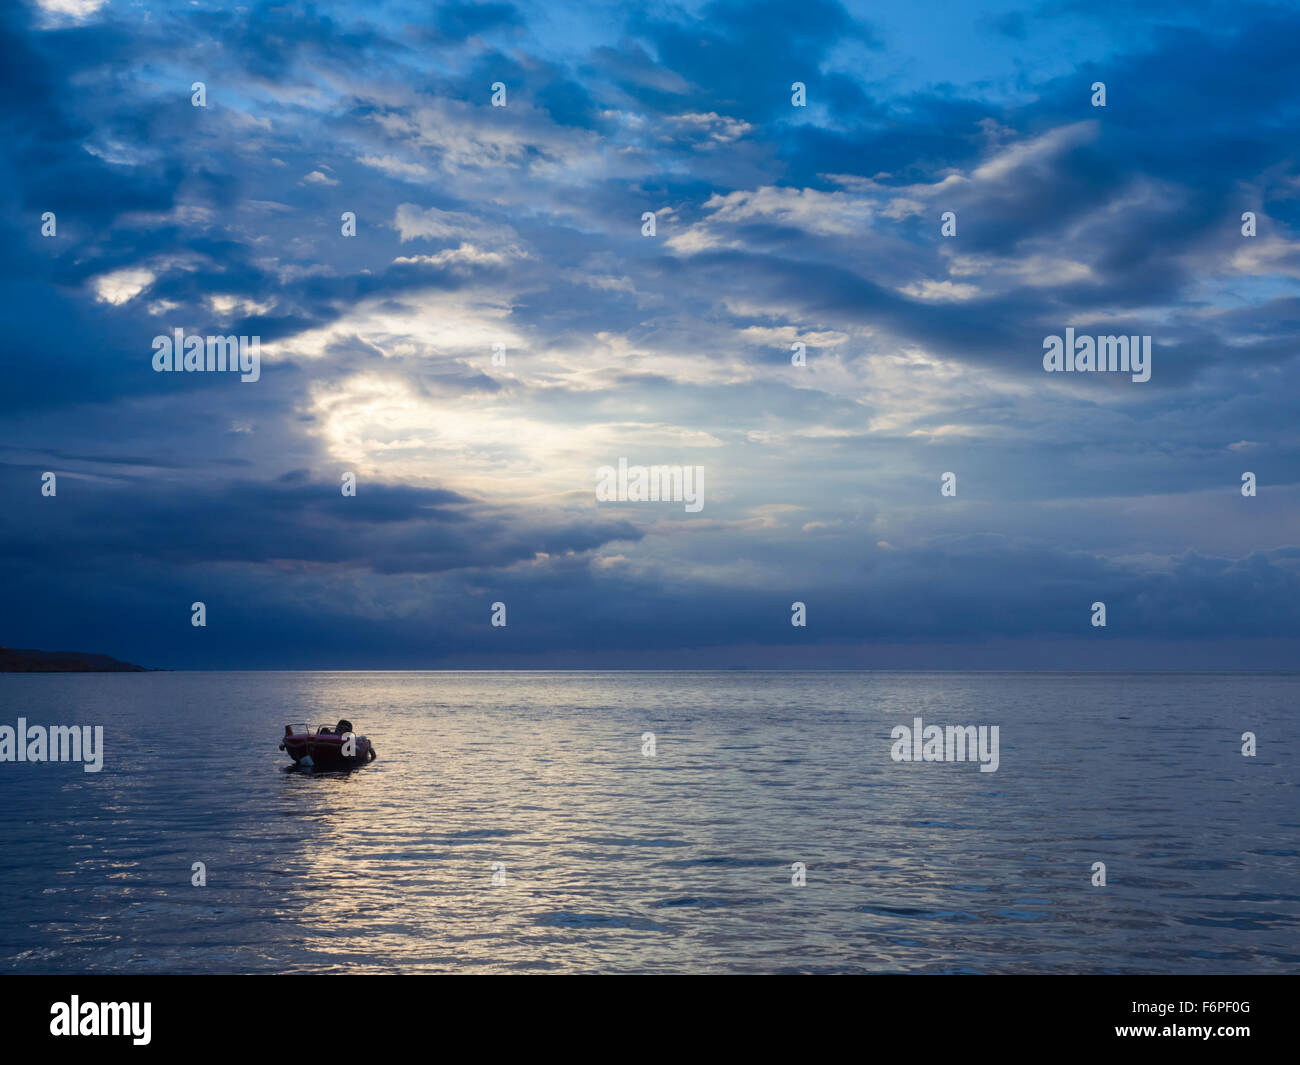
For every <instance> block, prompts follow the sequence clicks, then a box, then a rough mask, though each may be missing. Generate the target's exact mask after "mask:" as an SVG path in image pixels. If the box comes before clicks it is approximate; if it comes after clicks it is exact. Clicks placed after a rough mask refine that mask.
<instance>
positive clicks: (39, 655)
mask: <svg viewBox="0 0 1300 1065" xmlns="http://www.w3.org/2000/svg"><path fill="white" fill-rule="evenodd" d="M152 672H154V670H151V669H146V668H145V667H144V666H137V665H133V664H132V663H130V662H119V661H118V660H117V659H116V658H110V657H109V656H108V655H92V654H86V653H85V652H84V651H17V650H14V649H12V648H9V647H0V673H152Z"/></svg>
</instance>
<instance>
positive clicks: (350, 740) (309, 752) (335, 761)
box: [280, 718, 378, 769]
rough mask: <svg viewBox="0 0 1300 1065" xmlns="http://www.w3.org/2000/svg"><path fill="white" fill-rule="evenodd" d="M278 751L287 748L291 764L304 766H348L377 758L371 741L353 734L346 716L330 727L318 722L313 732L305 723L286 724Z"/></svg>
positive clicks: (338, 767)
mask: <svg viewBox="0 0 1300 1065" xmlns="http://www.w3.org/2000/svg"><path fill="white" fill-rule="evenodd" d="M280 750H282V751H287V752H288V753H289V757H290V758H292V759H293V761H294V764H295V765H299V766H302V767H303V768H304V769H310V768H316V769H349V768H352V767H354V766H359V765H366V764H367V763H368V762H373V761H374V760H375V758H377V757H378V755H376V754H375V747H374V744H372V743H371V742H370V741H369V740H368V739H366V737H365V736H357V735H354V734H353V732H352V722H351V721H349V720H347V718H344V719H343V720H342V721H340V722H339V723H338V724H337V725H334V726H333V727H331V726H329V725H321V726H320V728H318V729H317V730H316V731H315V732H313V731H312V729H311V726H310V725H307V724H302V723H298V724H292V725H285V726H284V739H283V740H282V741H281V743H280Z"/></svg>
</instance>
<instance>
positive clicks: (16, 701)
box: [0, 673, 1300, 972]
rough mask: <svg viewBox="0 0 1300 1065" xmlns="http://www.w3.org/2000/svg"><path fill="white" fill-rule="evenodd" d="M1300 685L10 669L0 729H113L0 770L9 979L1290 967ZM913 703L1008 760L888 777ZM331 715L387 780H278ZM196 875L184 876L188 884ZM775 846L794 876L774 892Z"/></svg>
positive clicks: (1284, 680) (2, 936) (1287, 680)
mask: <svg viewBox="0 0 1300 1065" xmlns="http://www.w3.org/2000/svg"><path fill="white" fill-rule="evenodd" d="M1298 688H1300V678H1298V677H1296V676H1294V675H1288V676H1280V675H1274V676H1244V675H1222V674H1220V675H1209V674H1205V675H1182V676H1172V675H1152V674H1146V675H1142V674H1128V675H1109V676H1101V675H1087V674H1073V675H1071V674H915V673H912V674H901V673H900V674H882V673H830V674H826V673H823V674H790V673H763V674H759V673H695V674H691V673H685V674H681V673H679V674H646V673H640V674H631V673H580V674H574V673H565V674H537V673H534V674H527V673H495V674H485V673H451V674H448V673H336V674H328V673H273V674H268V673H228V674H216V673H207V674H205V673H173V674H165V673H164V674H143V675H139V674H137V675H130V674H128V675H109V676H94V675H89V676H84V675H83V676H76V675H67V676H0V707H3V711H2V712H0V723H9V724H13V723H14V721H15V720H16V718H17V717H18V716H20V715H21V716H25V717H27V718H28V719H29V720H30V721H31V722H32V723H38V722H40V723H47V724H49V723H59V724H73V723H90V724H103V725H104V726H105V740H106V747H107V754H106V760H105V769H104V771H103V772H102V773H100V774H97V775H90V774H84V773H82V772H81V771H80V769H79V768H78V767H75V766H66V765H18V764H4V765H0V800H3V808H4V811H5V814H4V821H3V828H0V841H2V842H3V850H2V851H0V963H2V964H3V966H4V967H5V968H7V969H10V970H19V971H28V972H37V971H43V972H49V971H54V972H68V971H150V972H152V971H167V972H192V971H221V972H231V971H236V972H244V971H273V972H278V971H355V970H365V971H415V970H453V971H501V970H506V971H514V970H527V971H593V970H598V971H656V972H660V971H773V970H780V971H787V970H790V971H816V970H837V971H838V970H866V971H881V970H890V971H892V970H905V971H918V972H944V971H983V972H993V971H1035V972H1073V971H1101V970H1115V971H1150V972H1202V971H1214V972H1237V971H1268V972H1272V971H1284V970H1285V971H1293V970H1294V969H1295V966H1296V964H1297V962H1300V933H1298V932H1297V919H1298V918H1300V895H1298V894H1297V892H1298V891H1300V889H1298V888H1297V883H1298V880H1297V872H1298V871H1300V861H1298V860H1297V859H1298V855H1300V850H1298V849H1297V848H1298V847H1300V845H1298V844H1297V842H1296V841H1297V838H1300V837H1298V835H1297V828H1300V824H1298V822H1300V792H1298V791H1297V782H1296V779H1295V776H1296V774H1295V773H1294V771H1293V768H1290V767H1294V765H1295V756H1296V753H1297V743H1296V740H1297V732H1298V731H1300V729H1298V728H1297V724H1296V716H1295V705H1296V694H1297V689H1298ZM918 714H919V715H921V716H922V717H923V718H925V720H926V722H927V723H934V724H976V725H979V724H997V725H999V726H1000V729H1001V752H1000V754H1001V768H1000V769H999V770H998V772H996V773H988V774H982V773H979V772H977V771H976V767H975V766H974V765H973V764H967V765H934V764H930V765H906V764H895V763H894V762H892V761H891V760H890V758H889V749H890V740H889V730H890V728H891V727H892V726H893V725H895V724H898V723H905V724H910V723H911V719H912V717H913V716H914V715H918ZM340 717H348V718H350V719H351V720H352V721H353V723H354V724H355V726H356V728H357V731H358V732H361V733H364V734H366V735H368V736H369V737H370V738H371V739H372V740H373V741H374V743H375V745H376V747H377V750H378V752H379V760H378V761H377V762H375V763H373V764H372V765H370V766H367V767H364V768H362V769H359V770H356V771H354V772H351V773H338V774H311V773H302V772H286V771H285V766H287V765H288V764H289V763H288V759H287V757H286V756H285V755H284V753H283V752H281V751H279V750H277V749H276V748H277V744H278V743H279V736H280V733H281V732H282V731H283V726H284V724H285V723H286V722H288V721H299V720H308V721H311V722H313V723H326V722H333V721H336V720H337V719H338V718H340ZM1247 729H1249V730H1251V731H1254V732H1256V733H1257V734H1258V735H1259V737H1260V754H1259V756H1258V757H1256V758H1254V759H1248V758H1243V757H1242V756H1241V754H1240V735H1241V733H1242V732H1243V731H1246V730H1247ZM647 731H649V732H653V733H655V736H656V742H657V754H656V756H655V757H653V758H646V757H643V756H642V754H641V735H642V733H644V732H647ZM1098 860H1101V861H1105V862H1106V864H1107V869H1108V878H1109V884H1108V886H1107V887H1105V888H1104V889H1103V888H1093V887H1092V886H1091V884H1090V866H1091V864H1092V863H1093V862H1094V861H1098ZM195 861H203V862H205V863H206V865H207V877H208V883H207V886H206V887H202V888H199V887H193V886H191V884H190V877H191V864H192V863H193V862H195ZM795 861H802V862H804V863H806V865H807V868H808V883H807V886H806V887H803V888H796V887H793V886H792V885H791V883H790V878H791V872H790V865H791V863H792V862H795ZM498 862H499V863H503V864H504V867H505V876H506V881H505V883H504V885H501V886H496V887H494V886H493V885H492V882H491V878H492V869H493V863H498Z"/></svg>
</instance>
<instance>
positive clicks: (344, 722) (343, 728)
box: [334, 717, 352, 736]
mask: <svg viewBox="0 0 1300 1065" xmlns="http://www.w3.org/2000/svg"><path fill="white" fill-rule="evenodd" d="M351 731H352V722H351V721H349V720H348V719H347V718H346V717H341V718H339V723H338V724H337V725H335V726H334V734H335V735H336V736H343V735H345V734H347V733H349V732H351Z"/></svg>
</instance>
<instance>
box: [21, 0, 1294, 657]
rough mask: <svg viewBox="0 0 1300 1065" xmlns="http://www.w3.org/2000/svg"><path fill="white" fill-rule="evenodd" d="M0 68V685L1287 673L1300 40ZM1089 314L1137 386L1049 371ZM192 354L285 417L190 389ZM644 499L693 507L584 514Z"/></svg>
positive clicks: (1007, 25) (779, 40)
mask: <svg viewBox="0 0 1300 1065" xmlns="http://www.w3.org/2000/svg"><path fill="white" fill-rule="evenodd" d="M1139 8H1140V10H1139ZM0 36H2V37H3V40H2V41H0V51H2V54H3V55H4V57H5V62H4V63H3V64H0V124H2V125H3V127H4V128H3V131H2V132H3V136H2V138H0V144H2V145H3V147H0V197H2V200H3V204H4V209H3V210H0V239H3V242H4V248H5V255H4V257H3V260H2V262H0V285H2V286H3V298H2V299H0V324H2V325H3V336H4V343H3V345H2V346H0V351H2V352H3V355H2V356H0V358H3V367H4V374H3V387H0V499H2V500H3V506H2V507H0V645H4V646H9V647H33V648H43V649H47V650H79V651H93V652H101V653H107V654H112V655H115V656H116V657H119V658H124V659H127V660H130V661H134V662H139V663H141V664H143V665H148V666H154V667H160V668H172V669H238V668H256V669H293V668H302V669H401V668H411V669H450V668H483V669H492V668H506V669H528V668H565V669H583V668H593V669H596V668H626V669H637V668H726V669H730V668H767V667H781V668H840V669H848V668H871V669H889V668H907V669H969V668H983V669H1156V668H1159V669H1279V668H1295V667H1296V664H1297V662H1300V654H1297V651H1298V650H1300V488H1298V481H1300V430H1298V429H1297V418H1296V413H1297V407H1298V404H1297V395H1298V394H1300V392H1298V391H1297V386H1300V362H1298V361H1297V352H1296V347H1295V337H1296V335H1297V328H1296V327H1297V322H1298V319H1300V299H1298V296H1300V140H1298V139H1297V137H1296V130H1297V126H1298V123H1300V82H1298V81H1297V79H1296V77H1295V57H1296V55H1297V54H1298V53H1300V7H1298V6H1297V5H1295V4H1286V5H1271V4H1254V3H1248V2H1247V3H1240V2H1233V3H1230V4H1218V3H1203V4H1198V5H1188V4H1186V3H1177V4H1175V3H1164V2H1149V3H1145V4H1142V5H1133V4H1128V3H1124V4H1121V3H1107V2H1090V3H1086V4H1085V3H1080V2H1077V0H1052V2H1047V3H1043V4H1038V5H1029V6H1018V5H1010V4H1000V3H992V2H990V3H982V2H980V0H976V2H974V3H970V4H960V5H957V4H952V3H939V2H934V0H907V2H906V3H872V4H866V3H848V4H842V3H839V2H837V0H804V2H801V3H799V4H788V3H776V2H768V0H759V2H756V3H732V2H718V0H712V2H707V3H691V4H666V3H649V4H647V3H599V2H598V3H592V2H587V0H584V2H583V3H564V2H547V3H517V4H516V3H508V2H500V3H496V2H493V3H480V4H430V3H364V4H362V3H355V4H330V3H317V4H308V5H280V4H266V3H253V4H248V5H243V6H239V7H233V6H229V5H211V4H207V3H203V2H196V3H187V4H175V3H172V4H155V3H145V2H130V3H124V2H121V0H106V2H99V0H42V2H39V3H30V2H28V3H13V4H8V5H5V6H4V8H3V12H2V13H0ZM1099 82H1100V83H1102V84H1104V86H1105V89H1104V91H1105V102H1104V106H1098V105H1097V103H1098V96H1097V92H1096V90H1095V89H1094V86H1095V84H1096V83H1099ZM197 83H202V84H201V88H196V85H197ZM795 83H800V84H801V85H802V86H803V92H802V96H803V100H802V102H803V106H796V102H795V96H796V93H795V91H794V86H795ZM199 93H201V100H200V99H199V97H198V95H197V94H199ZM494 96H495V97H496V101H495V103H494ZM196 100H198V102H200V103H201V104H202V106H196ZM949 212H951V215H950V217H951V218H952V219H953V220H954V221H953V223H952V224H951V225H950V226H949V227H948V229H949V230H950V231H949V232H945V227H944V223H943V219H944V217H945V215H946V214H947V213H949ZM1246 212H1250V213H1251V215H1252V216H1253V218H1254V223H1253V226H1254V234H1253V235H1247V234H1246V233H1245V232H1244V230H1245V229H1246V228H1247V226H1246V224H1245V223H1244V222H1243V215H1244V214H1245V213H1246ZM51 214H52V215H53V219H52V232H48V233H47V232H46V231H49V230H51V220H50V218H49V216H50V215H51ZM345 214H348V215H349V216H351V217H354V218H355V235H350V234H345V232H344V230H345V228H346V225H345V222H344V216H345ZM648 215H649V216H650V217H652V218H653V228H654V232H653V234H649V233H648V232H647V229H648V223H647V222H646V221H645V219H646V217H647V216H648ZM1067 328H1071V329H1073V330H1074V332H1075V333H1076V334H1078V335H1085V334H1086V335H1089V336H1103V335H1124V336H1149V337H1150V338H1151V348H1152V356H1151V365H1150V370H1151V373H1150V379H1149V380H1146V381H1134V380H1133V379H1132V376H1131V375H1130V374H1125V373H1118V372H1102V373H1064V372H1061V373H1053V372H1048V371H1047V370H1046V369H1045V368H1044V363H1043V356H1044V342H1045V338H1048V337H1050V336H1054V335H1056V336H1064V335H1065V330H1066V329H1067ZM178 329H179V330H182V331H183V334H184V335H197V336H200V337H206V336H243V337H248V338H252V337H257V338H259V344H260V349H259V350H260V352H261V362H260V376H259V377H258V379H257V380H256V381H243V380H241V379H240V375H238V374H232V373H229V372H225V373H222V372H190V373H185V372H180V373H177V372H159V371H157V370H156V369H155V366H154V360H155V351H156V348H155V338H156V337H159V336H168V337H170V336H173V335H174V333H175V331H176V330H178ZM794 345H802V346H803V352H804V359H803V365H798V364H797V362H798V360H797V359H796V357H795V355H794V354H792V353H793V352H794V351H795V350H796V349H795V348H794ZM620 460H625V461H626V463H627V464H628V465H629V466H634V467H635V466H638V465H640V466H658V465H662V466H674V465H676V466H682V467H696V468H699V469H700V470H701V473H700V475H699V476H700V477H701V479H702V480H701V483H702V486H703V497H702V499H703V505H702V507H700V508H699V509H697V510H694V511H691V510H688V509H687V508H686V507H685V506H684V505H683V503H682V502H681V501H675V502H674V501H638V500H628V499H612V500H611V499H607V498H598V494H597V485H598V482H599V478H598V473H597V471H598V470H599V469H600V468H601V467H606V466H612V467H616V466H617V465H618V463H619V461H620ZM1246 473H1251V474H1253V475H1254V481H1255V486H1256V487H1255V494H1253V495H1247V494H1244V493H1243V475H1244V474H1246ZM47 474H53V475H54V478H53V480H52V481H51V479H50V478H48V477H47V476H46V475H47ZM349 474H350V475H352V478H354V480H355V494H354V495H352V494H345V491H344V487H343V486H344V482H345V477H346V475H349ZM946 474H951V475H952V477H951V478H947V479H945V475H946ZM945 481H946V483H948V485H949V494H944V491H943V488H944V484H945ZM51 484H52V486H53V494H50V487H49V486H50V485H51ZM196 603H202V604H203V619H202V620H203V621H204V622H205V624H203V625H201V626H200V625H196V624H194V621H195V610H194V605H195V604H196ZM497 603H500V604H503V609H502V608H494V604H497ZM796 603H800V604H803V609H802V611H801V612H800V613H801V614H802V620H804V622H805V624H803V625H795V624H792V621H793V620H796V611H795V608H794V604H796ZM1096 603H1104V604H1105V621H1106V624H1105V625H1104V626H1100V625H1098V624H1096V623H1095V622H1096V621H1097V612H1096V610H1095V607H1094V604H1096ZM494 616H495V618H496V620H497V621H498V622H500V621H502V620H504V622H505V623H504V624H499V623H498V624H493V619H494Z"/></svg>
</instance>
